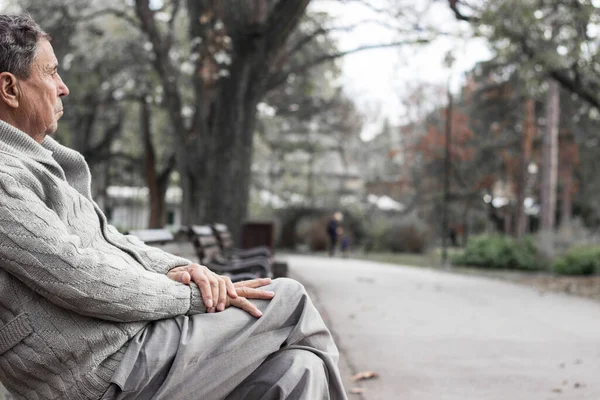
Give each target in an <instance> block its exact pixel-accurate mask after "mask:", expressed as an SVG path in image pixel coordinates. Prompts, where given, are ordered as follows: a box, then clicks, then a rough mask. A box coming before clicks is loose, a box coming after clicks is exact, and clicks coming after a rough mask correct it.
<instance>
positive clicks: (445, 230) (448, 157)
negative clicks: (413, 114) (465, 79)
mask: <svg viewBox="0 0 600 400" xmlns="http://www.w3.org/2000/svg"><path fill="white" fill-rule="evenodd" d="M452 103H453V99H452V93H450V85H448V106H447V108H446V140H445V145H444V173H443V175H444V197H443V200H442V266H443V267H447V266H448V234H449V232H450V229H449V226H448V214H449V207H450V169H451V168H452V153H451V151H450V142H451V140H452V106H453V104H452Z"/></svg>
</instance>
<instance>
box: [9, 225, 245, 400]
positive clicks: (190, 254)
mask: <svg viewBox="0 0 600 400" xmlns="http://www.w3.org/2000/svg"><path fill="white" fill-rule="evenodd" d="M184 233H185V240H183V241H182V240H180V239H179V238H178V237H177V236H179V235H173V233H171V232H170V231H169V230H167V229H139V230H132V231H129V232H128V234H130V235H133V236H135V237H137V238H138V239H140V240H141V241H143V242H144V243H146V244H147V245H149V246H156V247H160V248H161V249H162V250H164V251H166V252H168V253H171V254H174V255H177V256H180V257H184V258H188V259H192V258H194V256H196V255H197V252H196V250H195V248H194V246H193V245H192V243H191V242H190V241H189V239H188V233H187V231H185V232H184ZM198 262H199V263H200V264H203V265H206V266H207V267H208V268H209V269H211V270H212V271H213V272H216V273H218V274H222V275H227V276H229V277H230V279H231V280H232V281H233V282H237V281H241V280H246V279H253V278H256V277H257V276H256V274H255V273H253V272H252V271H250V270H247V269H242V268H229V269H223V268H220V269H218V270H217V269H214V268H211V266H210V265H207V264H206V263H204V262H203V261H202V259H201V258H198ZM213 267H214V266H213ZM0 400H1V399H0Z"/></svg>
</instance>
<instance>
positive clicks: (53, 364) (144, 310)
mask: <svg viewBox="0 0 600 400" xmlns="http://www.w3.org/2000/svg"><path fill="white" fill-rule="evenodd" d="M90 179H91V178H90V172H89V168H88V167H87V164H86V163H85V161H84V159H83V156H82V155H81V154H79V153H77V152H76V151H73V150H71V149H68V148H66V147H64V146H61V145H60V144H58V143H57V142H56V141H54V140H53V139H52V138H49V137H47V138H46V139H45V140H44V142H43V144H42V145H40V144H38V143H37V142H35V141H34V140H33V139H31V138H30V137H29V136H28V135H26V134H25V133H23V132H21V131H19V130H17V129H15V128H14V127H12V126H10V125H8V124H6V123H5V122H3V121H0V380H1V381H2V383H3V384H4V385H5V386H6V387H7V388H8V390H9V391H10V392H12V393H13V394H14V396H15V397H17V398H18V399H27V400H32V399H99V398H100V397H102V394H103V393H104V391H105V390H106V389H107V388H108V386H109V381H110V378H111V375H112V374H113V372H114V371H115V369H116V367H117V366H118V363H119V361H120V360H121V358H122V356H123V353H124V351H125V349H126V347H127V342H128V341H129V340H130V339H131V338H133V337H134V336H135V335H136V333H138V332H139V331H140V330H141V329H143V328H144V327H145V326H146V324H147V323H148V322H149V321H152V320H158V319H162V318H169V317H173V316H176V315H182V314H197V313H202V312H205V308H204V306H203V304H202V300H201V297H200V293H199V291H198V288H197V286H195V285H193V284H192V285H189V286H187V285H183V284H180V283H178V282H175V281H173V280H171V279H169V278H168V277H167V276H166V273H167V271H168V270H169V269H171V268H173V267H176V266H180V265H186V264H188V263H189V261H188V260H185V259H182V258H179V257H175V256H173V255H170V254H167V253H165V252H163V251H161V250H158V249H156V248H152V247H148V246H146V245H144V244H143V243H142V242H140V241H139V240H137V239H135V238H133V237H131V236H124V235H121V234H120V233H119V232H117V230H116V229H115V228H113V227H112V226H110V225H108V224H107V221H106V218H105V217H104V215H103V214H102V212H101V211H100V210H99V208H98V206H97V205H96V204H95V203H94V202H93V201H92V199H91V195H90Z"/></svg>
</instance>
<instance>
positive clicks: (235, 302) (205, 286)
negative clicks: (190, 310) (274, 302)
mask: <svg viewBox="0 0 600 400" xmlns="http://www.w3.org/2000/svg"><path fill="white" fill-rule="evenodd" d="M167 276H168V277H169V278H171V279H173V280H175V281H177V282H181V283H183V284H186V285H189V283H190V282H192V281H193V282H194V283H195V284H196V285H198V289H200V293H201V295H202V302H203V303H204V305H205V306H206V312H208V313H214V312H220V311H223V310H224V309H226V308H227V307H230V306H233V307H236V308H239V309H242V310H244V311H246V312H248V313H249V314H250V315H253V316H255V317H257V318H258V317H260V316H261V315H262V312H261V311H260V310H259V309H258V308H257V307H256V306H255V305H254V304H252V303H251V302H249V301H248V299H264V300H270V299H272V298H273V296H274V293H273V292H269V291H266V290H260V289H258V288H260V287H262V286H265V285H268V284H269V283H271V279H269V278H261V279H251V280H248V281H243V282H236V283H235V284H234V283H232V282H231V279H229V277H227V276H221V275H217V274H215V273H214V272H212V271H211V270H209V269H208V268H206V267H205V266H203V265H198V264H189V265H186V266H182V267H176V268H173V269H171V270H170V271H169V272H168V273H167Z"/></svg>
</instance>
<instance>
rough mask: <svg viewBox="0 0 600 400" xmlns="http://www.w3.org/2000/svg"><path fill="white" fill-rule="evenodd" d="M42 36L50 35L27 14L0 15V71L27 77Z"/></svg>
mask: <svg viewBox="0 0 600 400" xmlns="http://www.w3.org/2000/svg"><path fill="white" fill-rule="evenodd" d="M42 38H46V39H48V40H49V39H50V36H49V35H48V34H47V33H46V32H44V31H43V30H42V29H41V28H40V27H39V26H38V24H36V23H35V21H34V20H33V19H32V18H31V17H30V16H29V15H0V72H10V73H11V74H14V75H15V76H17V77H19V78H21V79H27V78H29V74H30V73H31V65H32V64H33V59H34V58H35V55H36V53H37V48H38V42H39V40H40V39H42Z"/></svg>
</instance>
